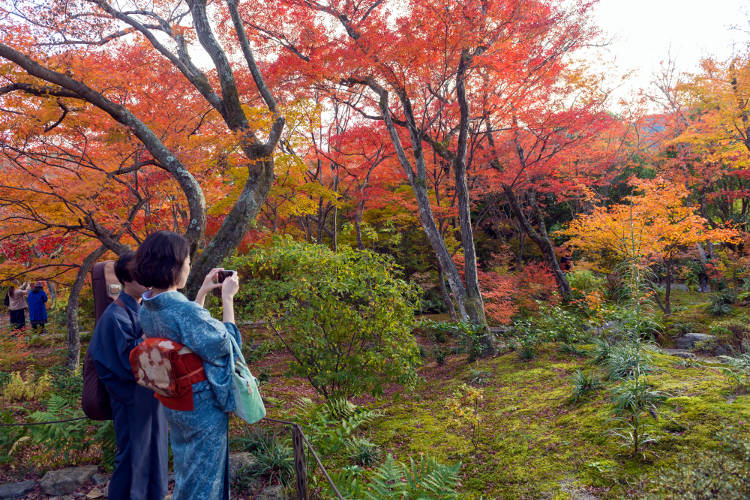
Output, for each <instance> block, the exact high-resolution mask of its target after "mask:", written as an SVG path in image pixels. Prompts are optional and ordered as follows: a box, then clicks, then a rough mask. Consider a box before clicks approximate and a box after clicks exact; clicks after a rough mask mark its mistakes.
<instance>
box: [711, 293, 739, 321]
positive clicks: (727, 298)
mask: <svg viewBox="0 0 750 500" xmlns="http://www.w3.org/2000/svg"><path fill="white" fill-rule="evenodd" d="M736 300H737V294H735V293H734V291H733V290H731V289H729V288H725V289H724V290H721V291H720V292H717V293H715V294H714V295H713V296H712V297H711V305H710V306H709V308H708V310H709V311H710V312H711V314H713V315H714V316H722V315H725V314H729V313H730V312H732V304H734V303H735V301H736Z"/></svg>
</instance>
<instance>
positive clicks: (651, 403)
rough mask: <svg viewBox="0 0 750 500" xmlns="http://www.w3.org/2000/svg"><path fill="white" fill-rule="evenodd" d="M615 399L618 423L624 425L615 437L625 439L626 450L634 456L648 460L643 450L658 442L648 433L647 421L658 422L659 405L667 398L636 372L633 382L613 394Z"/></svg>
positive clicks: (622, 385)
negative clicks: (649, 418)
mask: <svg viewBox="0 0 750 500" xmlns="http://www.w3.org/2000/svg"><path fill="white" fill-rule="evenodd" d="M612 399H613V402H614V410H615V415H616V418H615V420H616V421H617V422H619V423H620V424H621V426H620V427H619V428H617V429H615V430H614V431H612V434H613V435H615V436H617V437H619V438H620V439H622V444H623V446H626V447H629V448H630V449H631V453H632V456H636V455H638V454H641V455H642V456H644V451H643V448H644V447H645V446H646V445H648V444H650V443H654V442H656V438H655V437H654V436H653V435H651V434H650V433H649V432H648V426H647V422H646V419H647V417H648V416H649V415H650V416H652V417H653V418H654V420H656V418H657V405H658V403H660V402H661V401H663V400H664V399H666V396H665V395H664V394H662V393H660V392H658V391H655V390H653V389H651V387H650V386H649V384H648V381H647V379H646V377H644V376H642V375H641V373H640V372H636V373H635V374H634V377H633V378H631V379H629V380H626V381H625V382H623V383H622V384H621V385H620V386H619V387H616V388H615V389H614V390H613V393H612Z"/></svg>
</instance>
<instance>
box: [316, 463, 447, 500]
mask: <svg viewBox="0 0 750 500" xmlns="http://www.w3.org/2000/svg"><path fill="white" fill-rule="evenodd" d="M460 470H461V464H460V463H458V464H456V465H443V464H441V463H439V462H438V461H437V460H435V459H434V458H432V457H430V456H424V455H423V456H421V457H420V458H419V460H414V459H410V460H409V464H404V463H401V462H396V461H395V460H394V459H393V456H392V455H390V454H389V455H388V456H387V457H386V459H385V461H384V462H383V464H382V465H381V466H380V467H378V469H376V470H374V471H371V472H367V471H364V470H363V469H361V468H358V467H357V468H347V469H343V470H341V471H335V472H334V473H332V479H333V482H334V483H335V484H336V486H337V487H338V488H339V490H340V492H341V494H342V496H343V497H344V498H346V499H347V500H361V499H364V498H368V499H373V500H375V499H377V500H403V499H424V500H428V499H429V500H454V499H458V498H459V495H458V491H457V488H458V486H459V484H460V477H459V472H460ZM328 493H329V496H332V495H331V494H332V493H333V492H331V491H329V492H328Z"/></svg>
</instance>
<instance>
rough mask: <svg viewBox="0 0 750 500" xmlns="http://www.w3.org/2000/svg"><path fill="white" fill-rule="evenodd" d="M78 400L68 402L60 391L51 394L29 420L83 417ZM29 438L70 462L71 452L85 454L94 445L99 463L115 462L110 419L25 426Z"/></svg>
mask: <svg viewBox="0 0 750 500" xmlns="http://www.w3.org/2000/svg"><path fill="white" fill-rule="evenodd" d="M82 416H83V412H82V411H81V409H80V404H79V403H78V401H75V402H74V403H71V402H70V401H68V400H66V399H65V398H63V397H62V396H60V395H59V394H53V395H52V396H50V398H49V400H48V401H47V408H46V410H43V411H41V410H40V411H35V412H34V413H32V414H31V415H29V421H31V422H48V421H53V420H66V419H72V418H77V417H82ZM27 431H28V433H29V434H28V435H29V437H30V441H31V442H32V443H35V444H42V445H44V447H45V448H46V450H47V452H48V453H49V454H50V455H51V456H54V457H62V458H63V460H64V461H65V462H66V463H71V461H72V460H73V457H74V455H75V456H79V454H80V453H82V452H86V453H88V452H89V451H90V450H91V449H92V448H93V447H97V446H98V447H99V448H100V449H101V451H102V463H103V465H105V466H107V467H111V466H112V465H113V464H114V456H115V447H116V445H115V430H114V426H113V425H112V421H111V420H104V421H101V422H94V421H92V420H88V419H83V420H74V421H72V422H64V423H59V424H49V425H35V426H31V427H28V428H27Z"/></svg>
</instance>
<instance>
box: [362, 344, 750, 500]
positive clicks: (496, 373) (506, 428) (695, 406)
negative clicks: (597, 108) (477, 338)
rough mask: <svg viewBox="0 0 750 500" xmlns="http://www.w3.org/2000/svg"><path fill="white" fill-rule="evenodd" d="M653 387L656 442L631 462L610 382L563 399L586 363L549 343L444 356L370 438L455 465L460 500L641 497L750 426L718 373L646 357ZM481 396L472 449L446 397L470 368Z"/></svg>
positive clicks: (745, 407)
mask: <svg viewBox="0 0 750 500" xmlns="http://www.w3.org/2000/svg"><path fill="white" fill-rule="evenodd" d="M654 359H655V366H656V371H655V372H654V373H653V375H651V376H650V377H649V380H650V382H651V383H652V384H653V386H654V388H655V389H657V390H661V391H664V392H666V393H667V394H668V395H669V398H668V399H667V400H666V402H665V403H664V404H663V405H662V406H661V409H660V414H659V419H658V421H657V422H656V423H655V425H654V429H653V433H654V434H656V435H657V436H658V438H659V441H658V443H657V444H656V445H654V446H652V447H651V448H650V449H649V451H648V453H647V456H646V459H645V460H644V459H643V458H642V457H631V456H630V455H629V450H628V449H626V448H624V447H622V446H621V443H620V441H619V440H618V439H616V438H615V437H613V436H612V435H611V433H610V432H611V430H612V429H613V428H614V427H615V426H616V425H615V423H614V422H613V421H612V416H613V414H612V403H611V398H610V395H609V392H610V390H611V388H612V387H614V385H616V384H615V383H606V384H605V387H604V388H602V389H600V390H599V391H598V392H596V393H595V394H594V395H592V397H590V398H589V399H586V400H584V401H582V402H579V403H578V404H573V403H571V402H569V401H568V398H569V396H570V395H571V390H572V389H571V383H570V376H571V375H572V374H573V373H574V372H575V371H576V369H579V368H580V369H584V370H585V369H588V367H587V360H586V359H583V358H577V357H572V356H569V355H563V354H560V353H559V352H558V350H557V348H556V347H555V346H554V345H552V344H550V345H547V346H545V348H544V349H543V350H542V351H541V352H540V353H539V355H538V356H537V357H536V358H535V359H533V360H531V361H527V362H524V361H521V360H519V359H518V356H517V355H516V354H515V353H507V354H504V355H501V356H499V357H496V358H494V359H488V360H480V361H477V362H476V363H474V364H472V365H468V364H467V363H466V362H465V360H464V359H463V358H462V357H454V358H449V360H448V362H447V363H446V365H445V366H443V367H440V368H438V367H435V366H432V365H428V366H426V367H425V369H424V370H423V373H424V376H425V379H424V381H423V382H422V384H421V385H420V386H419V387H417V388H416V389H415V390H414V391H411V392H410V393H408V394H404V395H403V396H400V397H395V398H393V400H391V401H387V402H381V404H379V405H378V406H380V407H381V408H382V410H383V412H384V417H383V418H382V420H381V421H380V422H379V423H378V425H377V426H375V427H374V428H373V430H372V436H371V438H372V439H373V440H374V441H376V442H378V443H381V444H382V445H383V446H385V447H386V448H387V449H388V450H391V451H393V452H394V453H396V454H398V455H401V456H407V455H415V454H419V453H429V454H432V455H434V456H437V457H438V458H440V459H441V460H444V461H450V462H455V461H460V462H462V463H463V464H464V466H463V486H464V491H465V492H466V494H467V497H468V498H480V497H482V496H483V497H484V498H544V497H546V498H569V497H571V496H575V495H577V494H581V493H583V492H584V491H586V492H589V493H591V494H594V495H596V496H600V497H622V496H630V495H638V494H639V493H644V491H645V490H644V489H643V488H644V487H645V486H644V485H645V482H647V480H648V479H649V478H651V477H654V476H655V474H656V473H657V472H658V471H659V470H660V469H661V468H665V467H670V466H671V465H672V464H673V463H674V462H675V461H676V460H679V459H682V458H683V455H685V454H689V453H690V451H691V450H694V449H697V448H712V447H716V446H718V444H719V443H718V441H717V439H716V434H717V432H718V431H720V430H722V429H725V428H726V427H735V428H737V430H738V431H739V432H740V434H742V433H747V431H748V430H750V396H748V395H734V394H733V393H732V389H731V387H730V386H729V384H728V383H727V382H726V381H725V379H724V377H723V376H722V374H721V372H720V370H719V368H718V367H715V366H712V365H709V364H705V363H693V365H692V366H687V367H686V366H685V363H684V362H683V360H682V359H681V358H677V357H673V356H667V355H661V354H654ZM480 371H481V372H485V373H483V374H482V376H481V377H480V378H481V380H482V385H481V386H480V387H481V388H482V391H483V392H484V395H485V401H484V405H483V407H482V409H481V412H480V415H481V416H482V418H483V422H482V424H481V430H480V433H479V436H480V444H479V447H478V449H477V451H476V452H475V451H474V449H473V446H472V443H471V441H470V439H469V437H468V436H467V435H466V434H465V433H464V432H461V430H460V429H457V428H456V426H455V424H454V422H453V420H452V414H451V412H450V411H448V409H447V408H446V400H447V399H448V398H450V397H451V396H452V393H453V391H454V390H455V389H456V388H457V387H458V386H459V385H460V384H461V383H471V381H472V379H476V378H477V373H478V372H480Z"/></svg>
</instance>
